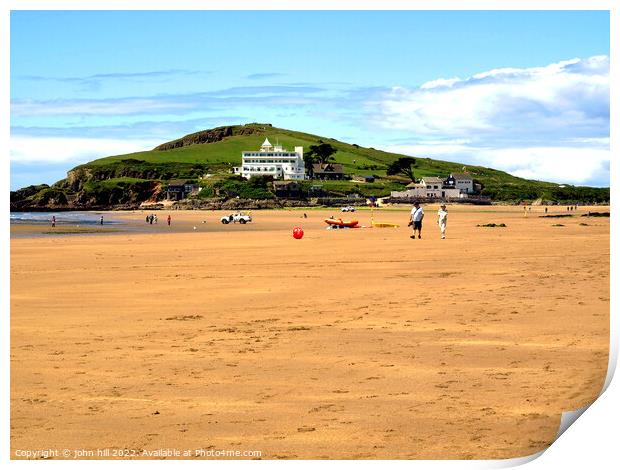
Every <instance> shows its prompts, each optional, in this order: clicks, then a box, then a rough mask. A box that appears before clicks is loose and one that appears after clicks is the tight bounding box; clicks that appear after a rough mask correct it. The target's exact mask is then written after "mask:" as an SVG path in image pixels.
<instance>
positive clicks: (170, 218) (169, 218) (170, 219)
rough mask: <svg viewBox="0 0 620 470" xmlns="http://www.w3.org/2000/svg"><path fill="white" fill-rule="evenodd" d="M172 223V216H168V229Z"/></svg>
mask: <svg viewBox="0 0 620 470" xmlns="http://www.w3.org/2000/svg"><path fill="white" fill-rule="evenodd" d="M171 221H172V217H170V214H168V227H170V222H171Z"/></svg>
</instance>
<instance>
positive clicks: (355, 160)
mask: <svg viewBox="0 0 620 470" xmlns="http://www.w3.org/2000/svg"><path fill="white" fill-rule="evenodd" d="M221 129H224V128H217V129H214V130H210V131H203V132H202V133H195V134H190V135H188V136H185V137H183V138H181V139H178V140H177V141H172V142H169V143H166V144H162V145H161V146H160V147H162V148H166V147H172V146H173V145H182V146H180V147H176V148H170V149H167V150H149V151H145V152H137V153H132V154H128V155H115V156H111V157H106V158H101V159H98V160H94V161H92V162H90V163H88V164H86V165H82V167H89V168H92V169H94V168H96V167H106V166H109V165H114V164H116V165H119V164H121V162H123V161H124V160H127V159H132V160H134V162H135V160H140V161H143V162H148V163H150V164H152V165H153V166H154V167H157V166H160V165H161V166H162V168H161V169H162V173H165V172H164V171H163V170H164V168H163V167H164V166H166V167H167V168H168V169H169V168H170V165H175V164H177V165H179V167H189V166H191V165H192V164H195V165H200V169H201V170H204V169H205V168H206V169H207V171H208V172H209V173H211V174H218V173H227V172H229V171H230V169H231V167H232V166H237V165H240V163H241V152H242V151H244V150H254V149H258V148H259V147H260V145H261V144H262V142H263V141H264V139H265V137H268V138H269V140H270V141H271V143H272V144H275V143H276V142H277V143H279V144H281V145H282V146H284V147H285V148H287V149H292V148H293V147H295V146H303V147H304V149H308V147H309V146H310V145H314V144H316V143H317V142H318V141H319V140H323V141H324V142H328V143H330V144H331V145H333V146H334V147H335V148H336V149H338V152H337V153H336V154H335V156H334V157H335V161H336V162H337V163H341V164H342V165H343V166H344V170H345V173H347V174H350V175H375V176H376V177H379V179H378V180H377V182H376V183H375V184H372V185H369V184H364V183H355V182H332V183H325V184H324V186H325V188H326V189H329V188H331V187H334V189H336V190H337V191H338V192H339V193H347V192H358V193H360V194H362V195H370V194H374V195H377V196H385V195H388V194H389V192H390V191H391V190H395V189H401V188H402V185H403V184H406V183H407V181H406V180H405V179H403V178H398V177H387V176H386V166H387V165H388V164H389V163H390V162H392V161H394V160H395V159H397V158H399V157H402V156H403V155H400V154H395V153H390V152H384V151H381V150H376V149H373V148H364V147H360V146H358V145H356V144H355V143H345V142H340V141H338V140H335V139H332V138H329V137H321V136H317V135H312V134H307V133H304V132H298V131H292V130H288V129H281V128H277V127H272V126H271V125H269V124H246V125H245V126H230V127H227V128H225V129H226V130H227V131H228V134H230V135H228V136H226V137H223V138H222V136H221V135H217V136H216V137H215V138H221V140H219V141H216V142H210V143H199V142H200V140H201V138H202V140H204V138H205V136H206V138H208V139H212V138H214V137H213V134H209V133H213V132H214V131H218V130H219V131H220V134H221ZM193 142H196V143H193ZM134 164H135V163H134ZM78 168H79V167H78ZM463 168H464V166H463V164H462V163H455V162H448V161H443V160H436V159H431V158H424V157H421V158H420V157H418V158H417V161H416V164H415V167H414V172H415V176H416V177H417V178H421V177H424V176H441V177H446V176H448V175H449V174H450V173H451V172H463ZM466 170H467V172H469V173H470V174H472V176H473V177H474V178H475V180H476V181H477V182H479V183H481V184H482V185H483V187H484V189H483V194H485V195H488V196H491V197H492V198H494V199H499V200H506V201H519V200H532V199H538V198H543V199H549V200H562V201H567V202H568V201H572V200H574V201H583V200H590V201H593V202H603V201H607V200H609V190H608V189H607V188H585V187H573V186H564V187H562V186H561V185H558V184H554V183H547V182H543V181H532V180H526V179H523V178H518V177H515V176H512V175H510V174H508V173H506V172H503V171H499V170H494V169H492V168H486V167H481V166H472V165H467V167H466ZM168 173H169V171H168ZM194 176H195V173H194ZM206 185H208V182H206Z"/></svg>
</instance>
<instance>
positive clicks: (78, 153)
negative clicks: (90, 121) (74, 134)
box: [10, 136, 159, 163]
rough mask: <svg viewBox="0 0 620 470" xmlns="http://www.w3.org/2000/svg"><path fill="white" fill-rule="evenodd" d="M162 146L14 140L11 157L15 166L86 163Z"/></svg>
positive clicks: (131, 142) (142, 142) (113, 141)
mask: <svg viewBox="0 0 620 470" xmlns="http://www.w3.org/2000/svg"><path fill="white" fill-rule="evenodd" d="M158 143H159V142H156V141H152V140H131V139H97V138H70V137H25V136H12V137H11V140H10V149H11V150H10V155H11V162H15V163H33V162H45V163H59V162H79V163H84V162H87V161H89V160H92V159H94V158H101V157H107V156H109V155H121V154H125V153H131V152H138V151H142V150H149V149H152V148H153V147H155V146H156V145H157V144H158Z"/></svg>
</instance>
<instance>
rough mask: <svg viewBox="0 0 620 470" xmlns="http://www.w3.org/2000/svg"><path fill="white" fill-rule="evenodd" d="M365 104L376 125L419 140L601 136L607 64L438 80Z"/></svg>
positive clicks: (595, 61)
mask: <svg viewBox="0 0 620 470" xmlns="http://www.w3.org/2000/svg"><path fill="white" fill-rule="evenodd" d="M368 105H369V106H371V107H372V109H373V110H375V111H376V110H377V109H378V110H379V113H378V115H377V116H376V120H375V123H376V124H377V125H378V126H380V127H384V128H390V129H403V130H408V131H412V132H415V133H417V134H421V135H443V136H462V135H469V134H471V133H473V132H478V133H483V134H485V135H502V134H510V135H511V136H519V135H520V133H525V134H526V137H527V136H531V135H548V136H551V135H557V134H558V133H561V134H563V136H566V135H564V134H567V133H569V132H572V133H573V134H572V135H575V133H577V134H579V135H584V134H585V135H589V136H592V135H590V134H592V133H595V134H597V135H598V136H600V135H601V134H607V133H608V128H609V58H608V57H607V56H594V57H591V58H589V59H585V60H582V59H573V60H568V61H563V62H558V63H555V64H550V65H547V66H545V67H533V68H523V69H517V68H503V69H495V70H490V71H486V72H482V73H479V74H476V75H474V76H472V77H470V78H467V79H459V78H451V79H442V78H439V79H437V80H433V81H430V82H427V83H425V84H423V85H422V86H421V87H419V88H413V89H412V88H404V87H394V88H392V89H391V90H390V91H389V92H387V93H384V94H381V95H380V96H379V97H378V98H377V99H376V100H372V102H370V103H368Z"/></svg>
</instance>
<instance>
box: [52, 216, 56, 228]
mask: <svg viewBox="0 0 620 470" xmlns="http://www.w3.org/2000/svg"><path fill="white" fill-rule="evenodd" d="M52 227H56V216H55V215H53V216H52Z"/></svg>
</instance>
